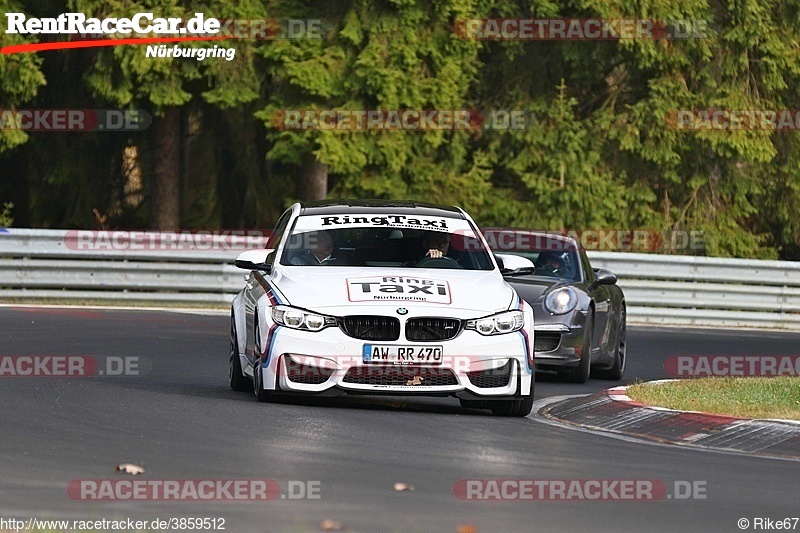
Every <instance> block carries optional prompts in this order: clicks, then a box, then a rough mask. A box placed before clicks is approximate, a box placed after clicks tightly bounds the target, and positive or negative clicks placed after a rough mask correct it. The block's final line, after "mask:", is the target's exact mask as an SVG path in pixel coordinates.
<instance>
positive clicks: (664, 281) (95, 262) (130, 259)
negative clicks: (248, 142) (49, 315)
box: [0, 228, 800, 330]
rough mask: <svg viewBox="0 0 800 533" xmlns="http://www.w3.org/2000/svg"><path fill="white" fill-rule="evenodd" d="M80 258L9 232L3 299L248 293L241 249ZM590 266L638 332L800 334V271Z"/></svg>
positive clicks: (785, 267)
mask: <svg viewBox="0 0 800 533" xmlns="http://www.w3.org/2000/svg"><path fill="white" fill-rule="evenodd" d="M73 234H74V232H73ZM120 244H121V246H120ZM217 244H219V243H217ZM223 247H224V246H223ZM80 248H81V247H80V246H76V245H75V242H74V241H70V240H69V239H68V232H67V231H65V230H32V229H16V228H11V229H8V230H0V299H3V300H6V301H8V300H19V299H25V300H54V299H58V300H60V299H64V300H100V301H126V302H141V303H161V304H170V303H175V304H181V305H199V304H202V305H219V306H224V305H225V304H226V303H227V302H229V301H230V299H231V298H232V296H233V295H234V294H235V293H236V292H237V291H238V290H239V289H241V287H242V284H243V281H242V276H243V274H244V273H243V272H242V271H241V270H239V269H237V268H236V267H234V266H233V260H234V259H235V258H236V255H237V254H238V253H239V252H240V251H241V250H242V249H243V248H242V247H241V245H240V246H239V248H238V249H233V248H235V247H234V246H232V247H231V249H222V250H170V249H165V250H141V249H138V250H137V249H133V248H135V247H127V249H119V248H126V246H125V243H119V242H118V243H115V246H109V248H116V249H107V250H103V249H100V250H98V249H96V248H97V247H94V248H95V249H80ZM589 257H590V258H591V260H592V266H594V267H595V268H607V269H609V270H611V271H613V272H615V273H616V274H617V276H618V277H619V285H620V286H621V287H622V289H623V290H624V291H625V298H626V301H627V304H628V317H629V320H630V321H631V322H632V323H648V324H664V325H697V326H711V327H716V326H728V327H766V328H784V329H794V330H800V263H798V262H786V261H759V260H747V259H724V258H712V257H696V256H671V255H670V256H664V255H651V254H632V253H616V252H589Z"/></svg>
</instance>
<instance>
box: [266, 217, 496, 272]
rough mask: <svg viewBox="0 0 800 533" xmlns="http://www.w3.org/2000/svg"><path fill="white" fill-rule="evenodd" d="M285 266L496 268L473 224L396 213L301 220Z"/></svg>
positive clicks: (284, 257) (287, 249)
mask: <svg viewBox="0 0 800 533" xmlns="http://www.w3.org/2000/svg"><path fill="white" fill-rule="evenodd" d="M337 226H339V227H337ZM423 228H424V229H423ZM280 263H281V264H282V265H287V266H317V267H336V266H350V267H352V266H358V267H384V268H385V267H405V268H443V269H463V270H491V269H493V268H494V266H493V265H492V261H491V259H490V257H489V252H488V251H487V250H486V248H485V247H484V245H483V243H482V242H481V241H480V240H479V239H477V238H476V236H475V233H474V231H473V230H472V228H471V227H470V225H469V222H468V221H466V220H463V219H455V218H453V219H450V218H435V219H419V218H413V217H408V216H406V215H391V214H389V215H377V216H373V215H370V216H366V215H365V216H339V217H331V216H329V217H321V216H301V217H299V218H298V219H297V222H296V223H295V226H294V228H293V230H292V233H291V235H290V236H289V238H288V240H287V242H286V245H285V246H284V249H283V253H282V255H281V260H280Z"/></svg>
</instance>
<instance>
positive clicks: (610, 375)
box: [598, 307, 628, 381]
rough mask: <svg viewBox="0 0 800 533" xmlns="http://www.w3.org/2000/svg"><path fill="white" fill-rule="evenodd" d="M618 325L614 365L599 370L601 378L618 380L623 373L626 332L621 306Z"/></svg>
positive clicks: (626, 348)
mask: <svg viewBox="0 0 800 533" xmlns="http://www.w3.org/2000/svg"><path fill="white" fill-rule="evenodd" d="M619 315H620V316H619V326H617V352H616V354H614V366H612V367H611V368H609V369H608V370H601V371H600V372H598V375H599V377H600V378H601V379H612V380H615V381H619V380H620V379H622V376H624V375H625V364H626V363H627V360H628V346H627V343H628V339H627V337H628V333H627V327H626V325H625V321H626V318H627V317H626V313H625V308H624V307H623V308H622V311H620V314H619Z"/></svg>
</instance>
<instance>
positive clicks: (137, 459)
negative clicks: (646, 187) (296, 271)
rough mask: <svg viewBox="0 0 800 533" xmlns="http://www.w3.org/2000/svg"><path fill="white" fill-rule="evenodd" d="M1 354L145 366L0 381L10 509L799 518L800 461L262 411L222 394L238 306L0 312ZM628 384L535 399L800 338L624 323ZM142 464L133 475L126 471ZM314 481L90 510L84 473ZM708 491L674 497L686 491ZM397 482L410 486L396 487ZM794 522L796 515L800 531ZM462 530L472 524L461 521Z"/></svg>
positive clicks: (712, 523)
mask: <svg viewBox="0 0 800 533" xmlns="http://www.w3.org/2000/svg"><path fill="white" fill-rule="evenodd" d="M0 324H1V325H2V327H1V328H0V356H22V355H35V356H52V355H71V356H81V355H83V356H93V357H95V358H98V360H102V358H103V357H107V356H113V357H138V358H140V361H139V362H140V366H141V367H142V369H143V371H142V375H139V376H128V377H105V376H104V377H97V376H95V377H80V378H68V377H36V378H33V377H3V378H0V380H1V382H0V391H2V392H0V406H1V407H2V409H0V417H1V418H0V427H1V428H2V439H0V465H2V466H0V518H9V517H14V518H28V517H37V518H53V519H70V520H71V519H90V518H91V519H102V518H105V519H122V518H133V519H135V520H152V519H154V518H156V517H158V518H161V519H166V518H168V517H211V518H220V517H221V518H225V520H226V527H225V530H226V531H234V532H237V531H298V532H305V531H320V524H321V522H322V521H323V520H325V519H330V520H334V521H336V522H339V523H340V524H341V527H342V530H346V531H365V532H366V531H420V532H429V531H450V532H455V531H457V530H458V527H459V525H462V526H473V528H474V531H477V532H489V531H614V532H619V531H681V532H686V531H728V532H730V531H741V530H742V529H740V528H739V527H738V526H737V522H738V521H739V519H741V518H747V519H748V520H749V521H750V525H749V528H748V529H745V530H751V528H752V527H753V525H754V524H755V522H754V519H755V518H762V519H763V518H768V519H772V520H777V519H783V518H787V517H790V518H791V517H797V516H799V515H800V504H798V497H797V495H798V494H800V463H797V462H791V461H783V460H777V459H765V458H759V457H750V456H741V455H730V454H722V453H714V452H704V451H698V450H691V449H684V448H673V447H667V446H655V445H648V444H642V443H637V442H631V441H624V440H619V439H614V438H609V437H606V436H603V435H599V434H591V433H585V432H579V431H574V430H571V429H568V428H562V427H558V426H554V425H551V424H545V423H542V422H540V421H538V420H536V419H535V417H531V418H524V419H509V418H500V417H494V416H491V414H489V413H488V411H478V410H469V409H462V408H461V407H460V406H459V404H458V401H457V400H455V399H453V398H409V397H393V398H374V397H344V398H338V399H333V400H330V399H328V400H324V399H315V400H306V401H298V400H293V401H287V402H278V403H267V404H261V403H258V402H257V401H256V400H255V399H254V398H253V396H252V394H247V393H237V392H234V391H232V390H230V388H229V387H228V384H227V368H228V333H229V319H228V317H227V316H224V315H218V316H208V315H192V314H181V313H168V312H156V311H147V312H144V311H127V310H125V311H120V310H114V311H110V310H108V311H104V310H81V309H74V310H73V309H46V308H0ZM628 340H629V354H630V360H629V366H628V372H627V378H626V380H625V381H624V382H609V381H601V380H595V379H593V380H591V381H590V382H589V383H587V384H585V385H572V384H566V383H561V382H558V381H557V380H555V379H553V378H551V377H549V376H537V383H536V397H537V399H542V398H546V397H550V396H561V395H574V394H590V393H593V392H597V391H600V390H603V389H607V388H610V387H612V386H614V385H618V384H621V383H629V382H632V381H634V380H635V379H641V380H653V379H660V378H664V377H667V376H666V375H665V371H664V368H663V364H664V360H665V359H666V358H667V357H668V356H671V355H706V354H707V355H765V356H773V355H798V352H799V351H800V342H798V341H800V335H798V334H791V333H771V332H763V331H759V332H736V331H729V330H728V331H721V332H715V331H708V330H698V329H666V328H664V329H656V328H636V327H631V328H629V339H628ZM127 462H130V463H135V464H138V465H142V466H144V467H145V468H146V473H145V474H143V475H142V476H138V477H137V478H130V477H122V476H121V475H119V474H116V473H115V472H114V466H115V465H118V464H120V463H127ZM234 478H235V479H242V478H258V479H274V480H276V481H277V482H278V483H279V484H280V485H281V487H282V489H283V490H284V492H285V490H286V489H285V487H286V486H287V484H288V482H289V481H319V483H320V487H321V494H320V496H321V497H320V498H319V499H302V500H293V499H280V498H278V499H275V500H272V501H266V502H264V501H256V502H228V501H210V502H208V501H207V502H197V501H120V500H117V501H102V502H93V501H82V500H75V499H73V498H72V497H70V495H69V494H68V493H67V486H68V485H69V483H70V482H71V481H73V480H85V479H92V480H98V479H103V480H104V479H111V480H120V479H160V480H164V479H180V480H182V479H194V480H198V479H234ZM471 479H482V480H486V479H528V480H530V479H536V480H566V481H570V480H655V481H657V482H659V483H663V485H664V486H666V487H667V491H668V493H670V495H672V496H674V497H673V498H672V499H667V498H664V499H661V500H657V501H615V500H610V501H586V500H578V501H474V500H460V499H458V498H457V497H456V496H455V495H454V492H453V488H454V486H455V485H456V484H457V482H459V480H471ZM676 481H677V482H679V483H678V484H679V485H680V486H681V487H685V486H686V483H683V482H689V483H690V484H694V485H695V486H697V487H700V488H701V492H700V493H698V496H704V497H703V498H696V499H695V498H690V499H685V500H683V499H678V493H677V492H675V491H674V487H675V482H676ZM397 482H401V483H407V484H410V485H413V487H414V490H413V491H396V490H395V488H394V484H395V483H397ZM797 530H800V524H798V525H797ZM462 531H470V529H469V528H468V527H467V528H465V529H462Z"/></svg>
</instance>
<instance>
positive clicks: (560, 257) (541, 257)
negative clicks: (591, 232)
mask: <svg viewBox="0 0 800 533" xmlns="http://www.w3.org/2000/svg"><path fill="white" fill-rule="evenodd" d="M504 253H510V254H513V255H518V256H521V257H525V258H527V259H530V260H531V261H533V266H534V267H536V272H535V275H537V276H548V277H551V278H561V279H568V280H571V281H580V280H581V270H580V263H579V262H578V253H577V252H576V251H574V250H573V251H554V250H510V251H508V252H505V251H504Z"/></svg>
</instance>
